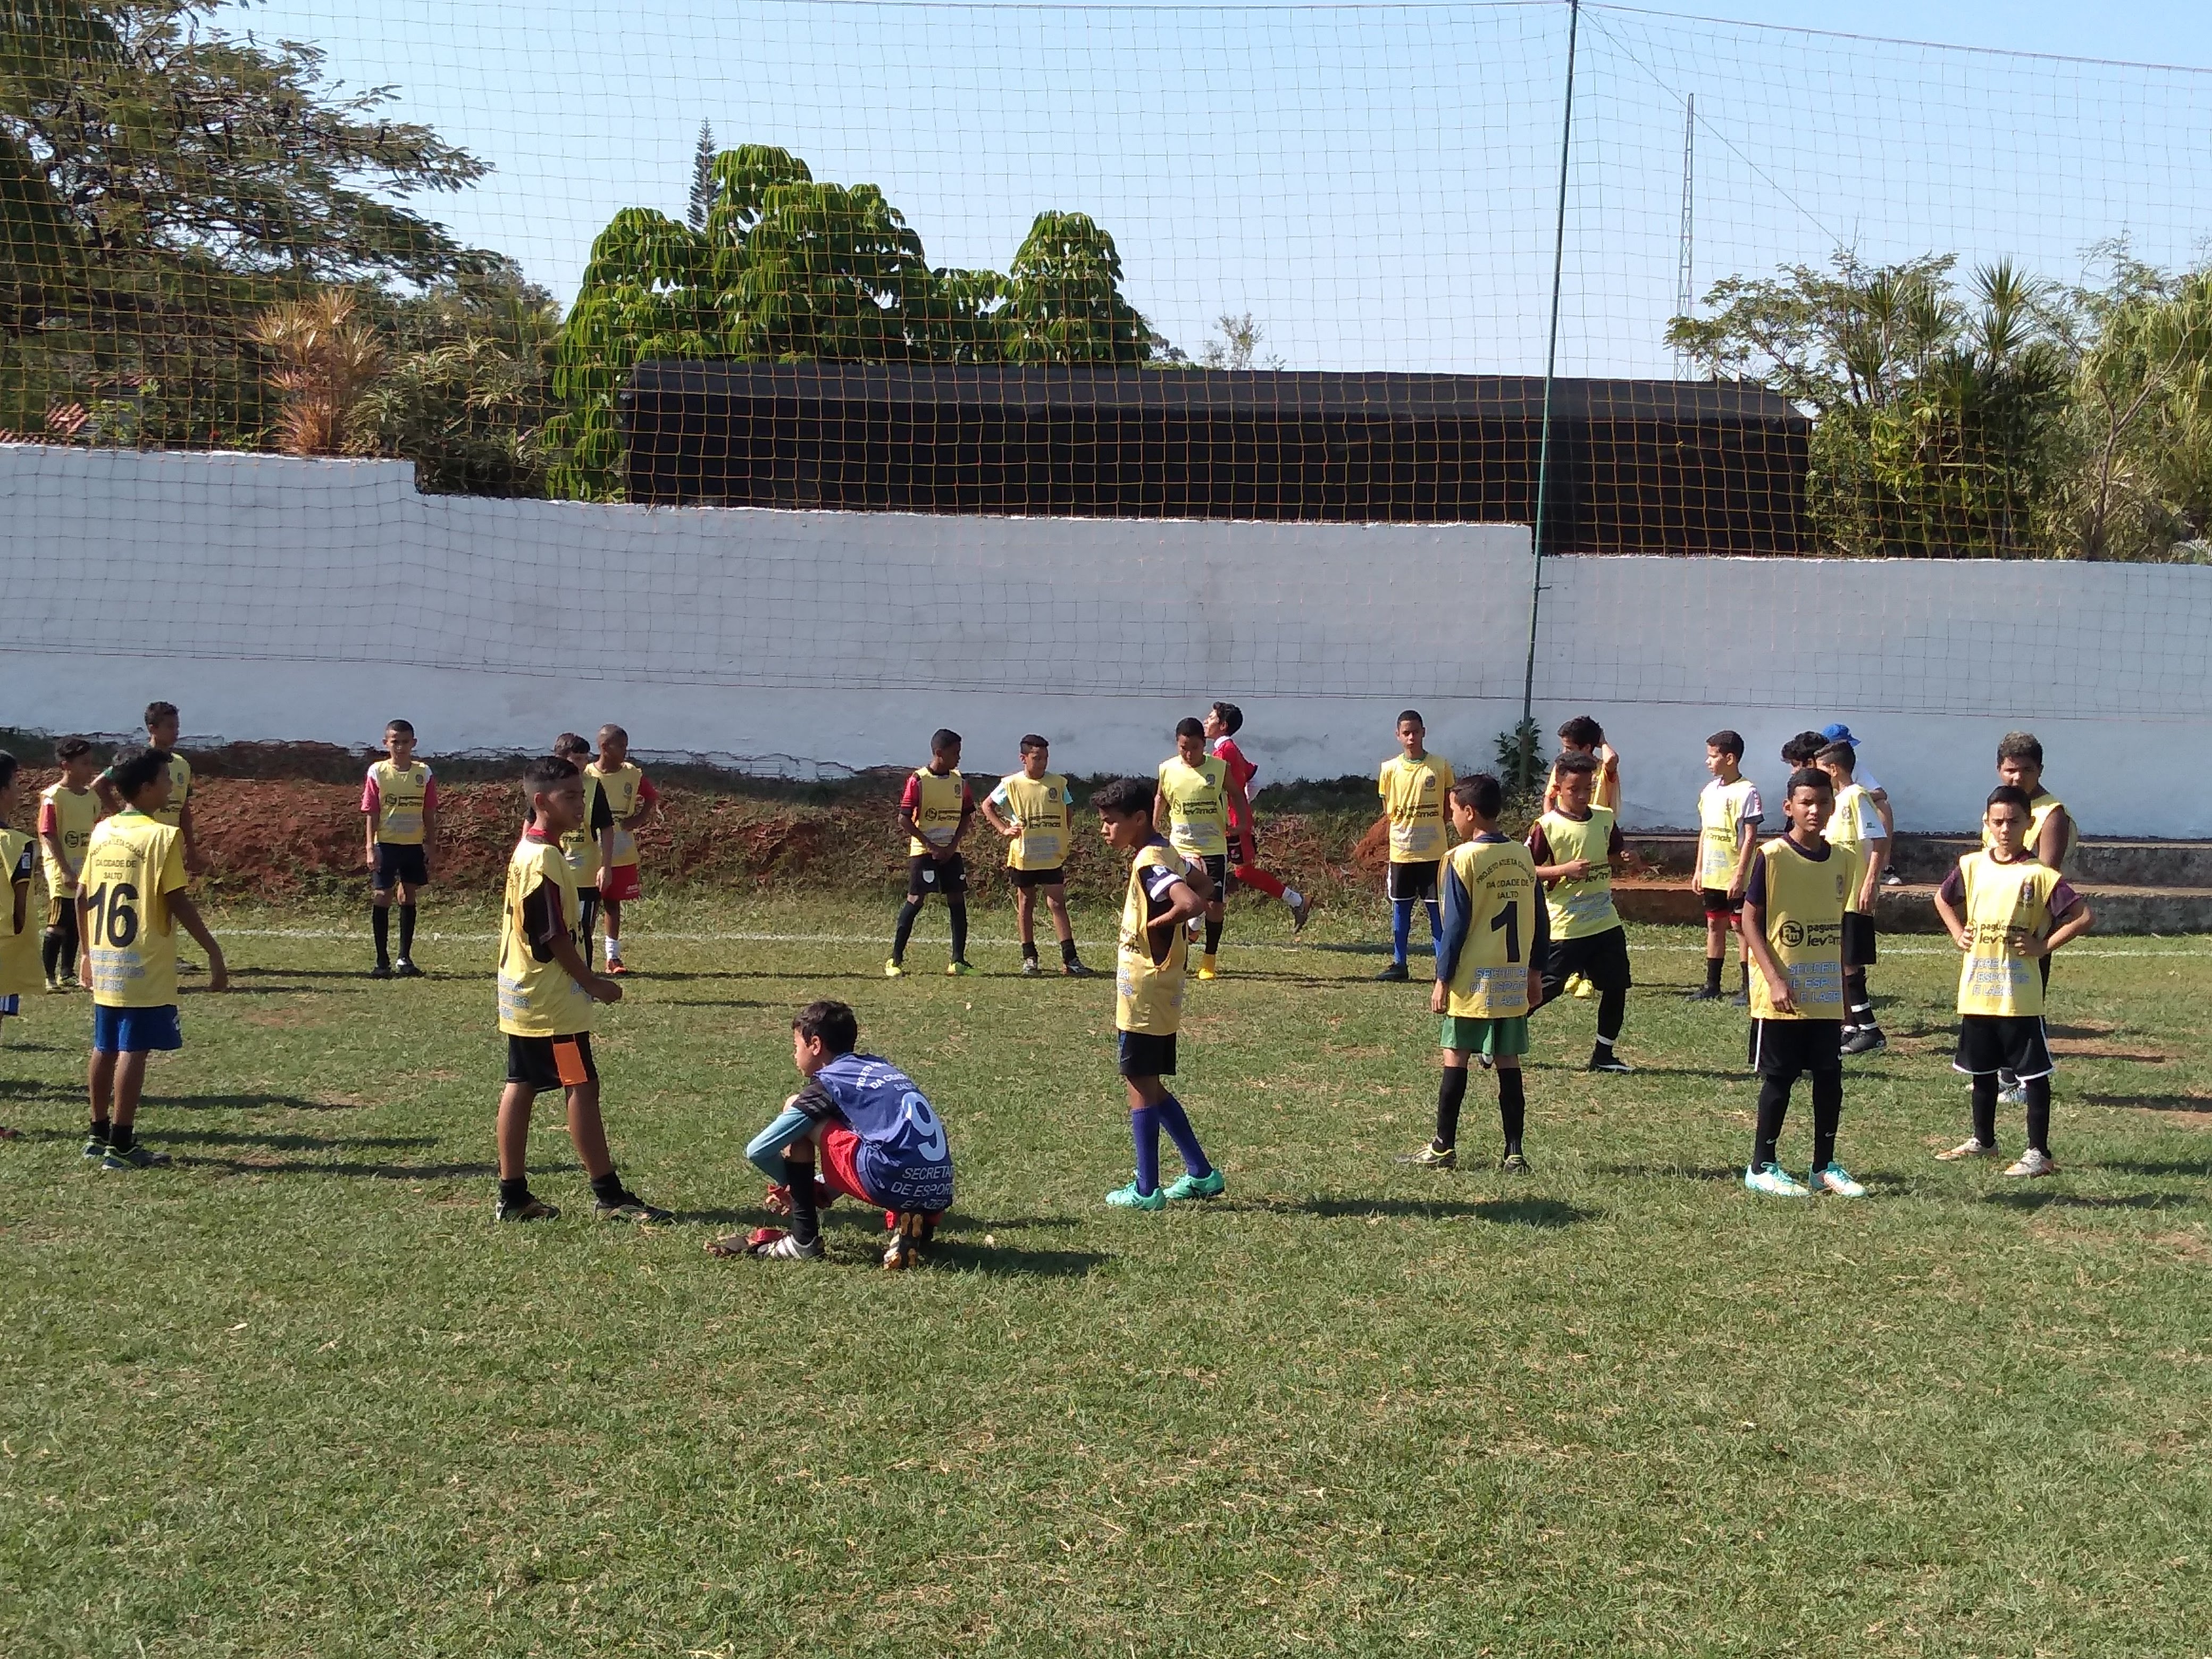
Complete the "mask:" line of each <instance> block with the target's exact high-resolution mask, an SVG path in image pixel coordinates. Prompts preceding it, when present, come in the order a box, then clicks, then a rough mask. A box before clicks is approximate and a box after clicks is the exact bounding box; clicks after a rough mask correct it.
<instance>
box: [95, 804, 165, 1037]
mask: <svg viewBox="0 0 2212 1659" xmlns="http://www.w3.org/2000/svg"><path fill="white" fill-rule="evenodd" d="M184 888H185V840H184V835H183V832H182V831H180V830H179V829H177V827H176V826H175V825H174V824H171V823H161V821H159V820H158V819H155V818H153V817H148V816H147V815H146V814H145V813H143V812H142V811H139V810H138V809H137V807H135V806H134V807H132V808H131V809H130V810H129V811H123V812H118V813H117V814H116V815H115V816H114V817H112V818H102V819H101V820H100V823H99V824H98V825H97V826H96V827H95V828H94V829H93V832H92V840H91V842H89V843H88V845H87V846H86V848H85V852H84V873H83V874H82V876H80V877H79V878H78V887H77V890H78V893H79V894H80V896H82V899H83V901H84V904H85V910H84V916H83V922H84V943H85V945H86V946H87V947H88V949H89V951H91V953H92V1000H94V1002H96V1003H98V1004H99V1005H100V1006H101V1007H103V1008H159V1007H161V1006H165V1005H166V1004H168V1003H172V1002H174V1001H175V1000H177V934H176V922H175V920H174V919H173V917H172V916H171V915H170V914H169V895H170V894H172V893H176V892H181V891H183V890H184Z"/></svg>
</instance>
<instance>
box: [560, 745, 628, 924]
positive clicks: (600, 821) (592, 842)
mask: <svg viewBox="0 0 2212 1659" xmlns="http://www.w3.org/2000/svg"><path fill="white" fill-rule="evenodd" d="M553 752H554V753H555V754H556V755H558V756H559V757H561V758H562V760H564V761H567V762H568V763H569V764H570V765H571V766H573V767H574V768H575V769H576V770H577V771H578V773H579V774H580V775H582V777H583V780H584V821H583V823H580V824H579V825H578V826H577V827H576V828H575V829H573V830H571V831H570V832H569V833H568V834H567V835H565V836H562V837H561V856H562V858H564V859H566V860H568V871H569V873H570V874H571V875H573V876H574V877H575V878H576V940H577V944H578V945H579V947H580V949H581V950H582V951H583V956H584V963H585V965H586V967H589V966H590V965H591V961H592V957H593V956H594V955H595V954H596V953H597V951H598V943H597V941H596V939H594V937H593V935H595V934H596V933H598V932H599V872H600V871H602V870H604V869H605V868H606V867H607V866H609V865H610V864H612V863H613V862H614V851H615V815H614V813H613V811H611V809H610V808H609V807H608V805H607V792H606V791H605V790H604V789H602V788H600V787H599V778H598V777H597V776H596V775H594V774H593V773H592V769H591V766H590V764H589V763H590V761H591V758H592V744H591V740H590V739H589V738H585V737H582V736H580V734H578V733H577V732H562V733H561V735H560V736H559V737H557V738H554V739H553Z"/></svg>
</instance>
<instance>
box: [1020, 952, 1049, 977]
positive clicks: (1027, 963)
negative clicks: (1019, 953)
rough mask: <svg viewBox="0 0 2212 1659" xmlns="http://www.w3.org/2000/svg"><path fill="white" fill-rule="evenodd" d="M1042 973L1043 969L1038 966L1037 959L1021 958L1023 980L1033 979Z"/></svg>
mask: <svg viewBox="0 0 2212 1659" xmlns="http://www.w3.org/2000/svg"><path fill="white" fill-rule="evenodd" d="M1042 972H1044V969H1042V967H1040V966H1038V964H1037V959H1036V957H1023V958H1022V977H1023V978H1024V979H1035V978H1036V976H1037V975H1039V974H1042Z"/></svg>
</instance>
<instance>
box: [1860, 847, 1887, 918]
mask: <svg viewBox="0 0 2212 1659" xmlns="http://www.w3.org/2000/svg"><path fill="white" fill-rule="evenodd" d="M1860 845H1861V846H1863V848H1865V849H1866V852H1865V858H1866V868H1865V869H1864V870H1862V871H1861V872H1859V908H1860V909H1861V910H1862V911H1863V912H1865V913H1866V914H1867V915H1873V914H1874V896H1875V892H1876V891H1877V890H1879V889H1880V888H1881V872H1883V871H1885V870H1887V869H1888V868H1889V837H1888V836H1869V837H1868V838H1867V839H1866V840H1865V841H1864V842H1861V843H1860Z"/></svg>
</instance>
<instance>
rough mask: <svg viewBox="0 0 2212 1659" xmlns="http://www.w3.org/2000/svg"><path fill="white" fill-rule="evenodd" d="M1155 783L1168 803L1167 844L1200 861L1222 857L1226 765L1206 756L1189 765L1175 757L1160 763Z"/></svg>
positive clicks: (1226, 825)
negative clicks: (1157, 781) (1194, 856)
mask: <svg viewBox="0 0 2212 1659" xmlns="http://www.w3.org/2000/svg"><path fill="white" fill-rule="evenodd" d="M1159 782H1160V793H1161V795H1162V796H1163V797H1164V798H1165V799H1166V801H1167V804H1168V829H1167V836H1168V842H1169V844H1170V846H1172V847H1173V848H1175V849H1176V851H1177V852H1180V853H1191V854H1196V855H1197V856H1199V857H1200V858H1214V857H1219V856H1225V855H1226V854H1227V853H1228V851H1229V805H1228V792H1229V763H1228V762H1226V761H1225V760H1223V759H1222V758H1221V757H1219V756H1218V755H1208V756H1207V757H1206V758H1205V759H1204V760H1202V761H1200V762H1199V763H1198V764H1197V765H1195V766H1193V765H1191V764H1190V763H1188V761H1186V760H1184V759H1183V757H1182V756H1180V755H1176V756H1174V757H1171V758H1170V759H1167V760H1164V761H1162V762H1161V763H1160V771H1159ZM1153 827H1154V828H1155V829H1158V825H1157V824H1155V825H1154V826H1153Z"/></svg>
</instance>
